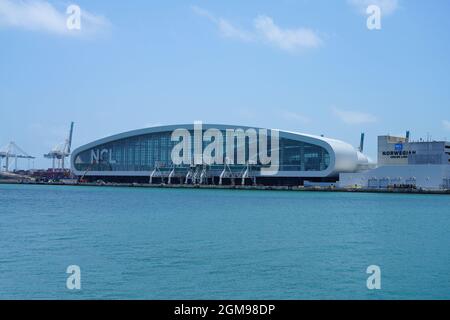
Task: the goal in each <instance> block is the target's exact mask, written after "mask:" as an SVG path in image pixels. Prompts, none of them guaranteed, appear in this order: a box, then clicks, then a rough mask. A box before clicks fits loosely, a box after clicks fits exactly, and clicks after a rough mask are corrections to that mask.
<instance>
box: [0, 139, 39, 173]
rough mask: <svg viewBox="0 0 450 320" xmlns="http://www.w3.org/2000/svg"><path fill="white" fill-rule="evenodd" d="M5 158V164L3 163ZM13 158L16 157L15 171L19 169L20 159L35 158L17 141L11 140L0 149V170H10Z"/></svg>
mask: <svg viewBox="0 0 450 320" xmlns="http://www.w3.org/2000/svg"><path fill="white" fill-rule="evenodd" d="M3 159H5V160H6V161H5V164H3ZM11 159H14V171H17V160H18V159H29V160H30V159H35V157H32V156H30V155H29V154H28V153H26V152H25V151H23V149H21V148H20V147H19V146H18V145H17V144H16V143H15V142H13V141H11V142H10V143H9V144H7V145H6V146H5V147H3V148H1V149H0V171H5V172H10V166H11V161H10V160H11Z"/></svg>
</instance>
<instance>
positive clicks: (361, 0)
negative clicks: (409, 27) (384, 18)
mask: <svg viewBox="0 0 450 320" xmlns="http://www.w3.org/2000/svg"><path fill="white" fill-rule="evenodd" d="M347 2H348V3H349V4H350V5H352V6H353V7H355V8H356V9H357V10H358V12H359V13H361V14H364V15H365V14H366V9H367V7H368V6H370V5H376V6H378V7H380V9H381V13H382V14H385V15H390V14H393V13H394V12H395V11H397V9H398V8H399V4H398V2H399V1H398V0H347Z"/></svg>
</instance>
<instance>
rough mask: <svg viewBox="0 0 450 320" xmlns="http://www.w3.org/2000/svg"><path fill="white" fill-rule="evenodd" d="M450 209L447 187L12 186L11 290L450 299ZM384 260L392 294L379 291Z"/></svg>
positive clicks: (3, 201) (0, 274)
mask: <svg viewBox="0 0 450 320" xmlns="http://www.w3.org/2000/svg"><path fill="white" fill-rule="evenodd" d="M449 208H450V197H449V196H445V195H443V196H439V195H396V194H362V193H325V192H323V193H322V192H284V191H236V190H203V189H202V190H199V189H154V188H151V189H135V188H107V187H105V188H101V187H59V186H31V185H30V186H26V185H0V298H1V299H18V298H34V299H41V298H50V299H55V298H56V299H60V298H65V299H66V298H68V299H84V298H89V299H110V298H111V299H139V298H144V299H208V298H209V299H347V298H349V299H365V298H369V299H380V298H381V299H416V298H423V299H429V298H438V299H441V298H446V299H450V210H449ZM372 264H375V265H378V266H380V268H381V286H382V288H381V290H375V291H373V290H368V289H367V287H366V280H367V277H368V276H369V275H367V274H366V268H367V267H368V266H369V265H372ZM69 265H78V266H80V268H81V285H82V288H81V290H79V291H70V290H68V289H67V288H66V279H67V276H68V275H67V274H66V268H67V266H69Z"/></svg>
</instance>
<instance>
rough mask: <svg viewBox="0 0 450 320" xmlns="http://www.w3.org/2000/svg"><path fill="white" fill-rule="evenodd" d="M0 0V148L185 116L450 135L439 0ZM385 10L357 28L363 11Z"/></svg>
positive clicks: (43, 144)
mask: <svg viewBox="0 0 450 320" xmlns="http://www.w3.org/2000/svg"><path fill="white" fill-rule="evenodd" d="M71 3H72V2H65V1H57V0H55V1H50V0H49V1H43V0H27V1H14V0H0V43H1V45H0V146H3V145H6V144H7V143H8V142H9V141H11V140H14V141H16V143H17V144H18V145H19V146H21V147H22V148H23V149H25V150H26V151H27V152H29V153H31V154H33V155H35V156H38V157H39V159H37V160H36V162H35V165H36V167H44V166H45V167H47V166H50V161H48V160H44V159H42V154H44V153H45V152H47V151H49V150H50V149H51V148H52V147H54V146H55V145H57V144H58V143H61V142H63V141H64V139H65V137H66V135H67V134H68V127H69V123H70V121H75V123H76V124H75V133H74V147H77V146H80V145H82V144H84V143H87V142H90V141H92V140H95V139H98V138H101V137H104V136H107V135H110V134H115V133H119V132H122V131H126V130H132V129H138V128H143V127H147V126H153V125H160V124H174V123H192V122H193V121H195V120H202V121H203V122H205V123H206V122H212V123H231V124H238V125H239V124H240V125H250V126H259V127H269V128H279V129H286V130H294V131H299V132H305V133H311V134H324V135H325V136H329V137H333V138H338V139H342V140H344V141H347V142H349V143H351V144H353V145H355V146H356V145H358V143H359V134H360V132H362V131H364V132H365V133H366V152H367V153H368V154H369V156H371V157H373V158H375V155H376V137H377V135H380V134H387V133H390V134H404V132H405V131H406V130H411V131H412V138H413V139H419V138H421V137H426V136H427V134H429V135H431V137H432V138H433V139H444V138H447V139H450V122H449V121H450V90H449V87H450V86H449V84H450V59H449V57H450V20H449V19H448V13H449V12H450V2H449V1H447V0H435V1H425V0H409V1H407V0H397V1H395V0H371V1H370V0H336V1H329V0H314V1H313V0H303V1H299V0H297V1H294V0H281V1H261V0H260V1H221V2H219V1H206V0H203V1H190V2H189V1H138V0H135V1H132V2H126V1H103V0H102V1H100V0H95V1H93V0H89V1H86V0H79V1H76V2H74V3H75V4H77V5H78V6H79V7H80V8H81V10H82V15H81V30H72V31H70V32H69V31H67V30H66V29H65V19H66V18H67V16H66V8H67V6H68V5H70V4H71ZM368 4H377V5H379V6H380V8H381V9H382V16H381V19H382V20H381V21H382V29H381V30H368V28H367V27H366V20H367V17H368V16H367V15H366V14H364V8H365V7H366V6H367V5H368Z"/></svg>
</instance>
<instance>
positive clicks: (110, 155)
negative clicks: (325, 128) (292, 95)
mask: <svg viewBox="0 0 450 320" xmlns="http://www.w3.org/2000/svg"><path fill="white" fill-rule="evenodd" d="M198 129H199V128H198V127H196V124H187V125H170V126H160V127H152V128H145V129H140V130H134V131H130V132H124V133H120V134H117V135H113V136H110V137H106V138H103V139H100V140H97V141H94V142H91V143H89V144H87V145H84V146H81V147H79V148H78V149H76V150H74V151H73V152H72V158H71V167H72V171H73V173H74V174H75V175H76V176H77V177H78V178H79V179H81V180H83V181H89V182H93V181H98V180H101V181H105V182H128V183H130V182H136V183H155V184H160V183H165V184H215V185H220V184H224V185H229V184H253V185H256V184H257V185H285V186H286V185H296V186H299V185H304V184H307V183H318V184H320V183H323V184H333V183H336V182H337V181H338V179H339V174H341V173H356V172H361V171H364V170H368V169H369V167H370V166H371V164H370V162H369V159H368V158H367V157H366V156H365V155H364V154H363V153H361V152H360V151H359V150H360V149H362V146H361V147H360V149H357V148H355V147H353V146H352V145H350V144H348V143H346V142H343V141H340V140H336V139H331V138H326V137H323V136H315V135H309V134H303V133H298V132H290V131H281V130H274V129H271V130H268V129H263V128H252V127H243V126H233V125H218V124H202V125H201V127H200V133H201V140H199V138H198V132H199V130H198ZM174 132H182V133H183V134H184V136H183V139H178V138H174ZM255 133H256V135H255ZM274 137H276V138H277V140H274ZM275 142H276V144H275ZM182 143H183V146H184V149H183V151H182V152H181V153H180V155H181V156H182V157H183V159H185V160H186V161H184V162H182V163H180V162H179V161H174V148H175V150H178V149H176V148H179V147H180V144H182ZM212 143H215V148H211V144H212ZM263 143H266V144H267V145H268V150H263V149H262V146H263V145H264V144H263ZM230 145H231V146H232V147H230ZM219 146H220V147H219ZM222 146H223V147H222ZM198 150H201V152H206V151H207V150H209V151H210V152H211V157H214V159H215V160H216V161H215V162H211V161H209V162H206V161H205V158H204V157H203V158H202V157H201V156H200V157H198ZM252 151H254V152H256V153H255V154H254V155H253V156H252ZM176 153H177V154H178V152H176ZM275 154H276V156H277V157H276V164H277V168H276V170H271V171H270V172H269V170H268V167H270V166H272V167H273V163H270V164H268V163H267V161H266V162H264V161H263V160H264V159H266V160H267V159H272V162H274V161H273V159H275V157H274V156H275ZM240 155H242V156H241V157H240ZM239 157H240V158H239Z"/></svg>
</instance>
